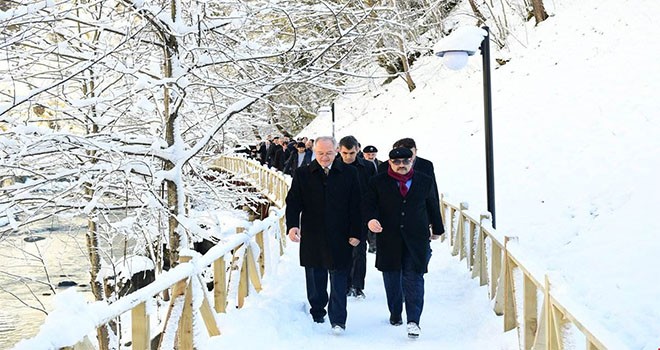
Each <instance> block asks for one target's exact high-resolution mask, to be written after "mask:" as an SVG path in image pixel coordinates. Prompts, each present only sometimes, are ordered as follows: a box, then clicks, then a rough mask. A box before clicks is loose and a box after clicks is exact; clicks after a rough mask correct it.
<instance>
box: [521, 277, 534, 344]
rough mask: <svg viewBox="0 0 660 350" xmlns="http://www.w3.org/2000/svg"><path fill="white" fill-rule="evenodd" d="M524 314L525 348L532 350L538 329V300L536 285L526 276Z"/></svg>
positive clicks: (524, 280) (524, 282) (524, 283)
mask: <svg viewBox="0 0 660 350" xmlns="http://www.w3.org/2000/svg"><path fill="white" fill-rule="evenodd" d="M523 290H524V292H523V294H524V295H523V300H524V301H523V314H524V322H525V330H524V332H522V334H523V337H524V338H523V346H524V349H525V350H530V349H531V348H532V346H533V345H534V337H535V336H536V332H537V329H538V318H537V315H538V307H537V305H538V303H537V302H538V300H537V294H536V285H535V284H534V282H533V281H532V280H530V278H529V276H527V275H526V274H525V277H524V279H523Z"/></svg>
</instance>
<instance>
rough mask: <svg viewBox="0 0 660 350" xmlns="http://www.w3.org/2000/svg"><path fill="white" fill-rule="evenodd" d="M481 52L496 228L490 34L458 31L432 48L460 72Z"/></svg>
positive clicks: (488, 175)
mask: <svg viewBox="0 0 660 350" xmlns="http://www.w3.org/2000/svg"><path fill="white" fill-rule="evenodd" d="M477 47H478V48H480V50H481V57H482V60H483V85H484V133H485V137H486V192H487V207H488V211H489V212H490V215H491V222H492V224H493V227H495V170H494V166H493V104H492V100H491V88H490V31H489V30H488V27H486V26H484V27H482V28H478V27H460V28H457V29H456V30H454V31H453V32H452V33H451V34H450V35H449V36H447V37H445V38H443V39H442V40H441V41H440V42H438V44H437V45H436V46H435V55H436V56H438V57H442V58H443V61H444V64H445V66H447V67H448V68H449V69H452V70H459V69H461V68H463V67H465V64H467V57H468V56H472V55H474V54H475V52H476V51H477Z"/></svg>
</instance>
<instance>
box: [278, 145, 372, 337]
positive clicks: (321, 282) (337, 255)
mask: <svg viewBox="0 0 660 350" xmlns="http://www.w3.org/2000/svg"><path fill="white" fill-rule="evenodd" d="M314 153H315V154H316V159H315V160H314V161H312V162H311V163H310V164H309V165H307V166H302V167H300V168H298V169H296V171H295V173H294V176H293V180H292V182H291V188H290V189H289V193H288V194H287V197H286V226H287V232H288V235H289V239H291V240H292V241H293V242H300V265H301V266H304V267H305V280H306V284H307V300H308V301H309V304H310V306H311V308H310V310H309V311H310V314H311V315H312V318H313V319H314V321H315V322H318V323H323V322H324V316H325V315H326V311H325V306H326V305H327V306H328V312H327V314H328V317H329V318H330V323H331V326H332V330H333V332H335V333H342V332H343V331H344V329H346V316H347V312H346V290H347V280H348V273H349V267H350V265H351V257H352V252H353V247H354V246H357V245H358V244H359V243H360V241H361V240H363V237H362V234H361V232H362V231H361V227H360V226H361V222H362V221H361V216H360V184H359V180H358V175H357V170H356V169H355V168H354V167H351V166H348V165H345V164H343V163H342V162H341V160H335V156H336V154H337V142H336V141H335V139H334V138H332V137H327V136H325V137H319V138H317V139H316V141H315V143H314ZM328 276H329V277H330V296H329V299H328V292H327V284H328Z"/></svg>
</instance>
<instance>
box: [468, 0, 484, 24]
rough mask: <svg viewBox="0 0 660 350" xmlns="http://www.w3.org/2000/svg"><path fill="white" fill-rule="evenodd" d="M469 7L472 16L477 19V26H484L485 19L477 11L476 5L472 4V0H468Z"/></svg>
mask: <svg viewBox="0 0 660 350" xmlns="http://www.w3.org/2000/svg"><path fill="white" fill-rule="evenodd" d="M468 2H469V3H470V7H471V8H472V12H474V16H475V17H477V19H479V23H477V25H482V24H486V17H484V15H483V14H482V13H481V11H479V7H477V4H476V3H475V2H474V0H469V1H468Z"/></svg>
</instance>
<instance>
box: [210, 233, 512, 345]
mask: <svg viewBox="0 0 660 350" xmlns="http://www.w3.org/2000/svg"><path fill="white" fill-rule="evenodd" d="M431 246H432V248H433V257H432V258H431V263H430V266H429V273H428V274H427V275H426V297H425V304H424V312H423V314H422V319H421V322H420V327H421V328H422V335H421V336H420V338H419V339H416V340H411V339H408V337H407V335H406V328H405V326H398V327H394V326H391V325H390V324H389V321H388V317H389V312H388V311H387V304H386V301H385V290H384V289H383V282H382V278H381V274H380V272H379V271H377V270H376V268H375V267H374V261H375V255H374V254H368V256H367V260H368V261H367V266H368V269H367V278H366V283H365V285H366V289H365V294H366V295H367V297H366V299H364V300H355V299H350V300H349V303H348V320H347V325H346V332H345V333H344V334H341V335H334V334H332V332H331V330H330V324H329V322H328V321H327V317H326V323H324V324H316V323H314V322H313V321H312V319H311V316H309V313H308V312H307V310H308V308H309V306H308V304H307V299H306V296H305V280H304V272H303V268H302V267H300V266H299V264H298V245H297V244H294V243H290V242H289V244H288V246H287V252H286V254H285V255H284V256H282V258H281V259H282V260H281V261H280V263H279V265H278V266H277V271H275V273H273V274H271V275H266V276H265V279H264V284H263V286H264V289H263V291H262V292H261V293H260V294H253V295H251V296H250V297H248V298H247V299H246V304H245V306H244V307H243V309H240V310H236V309H234V310H230V311H229V312H228V313H227V314H226V315H221V316H220V329H221V332H222V335H221V336H219V337H215V338H211V339H210V340H209V342H208V344H207V347H206V349H226V348H230V347H231V348H233V347H235V346H240V347H241V348H244V349H315V350H322V349H333V350H334V349H352V350H357V349H452V350H457V349H459V350H460V349H493V350H505V349H506V350H508V349H511V350H513V349H518V340H517V333H516V331H515V330H514V331H511V332H508V333H503V331H502V329H503V325H502V318H500V317H498V316H496V315H495V314H494V313H493V312H492V307H491V302H490V300H489V298H488V291H487V289H486V287H479V283H478V281H477V280H472V279H470V278H469V274H468V272H467V269H466V266H465V261H460V262H459V260H458V258H457V257H454V256H451V254H450V252H449V249H448V243H447V242H446V241H445V242H439V241H434V242H432V243H431ZM404 321H405V316H404Z"/></svg>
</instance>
